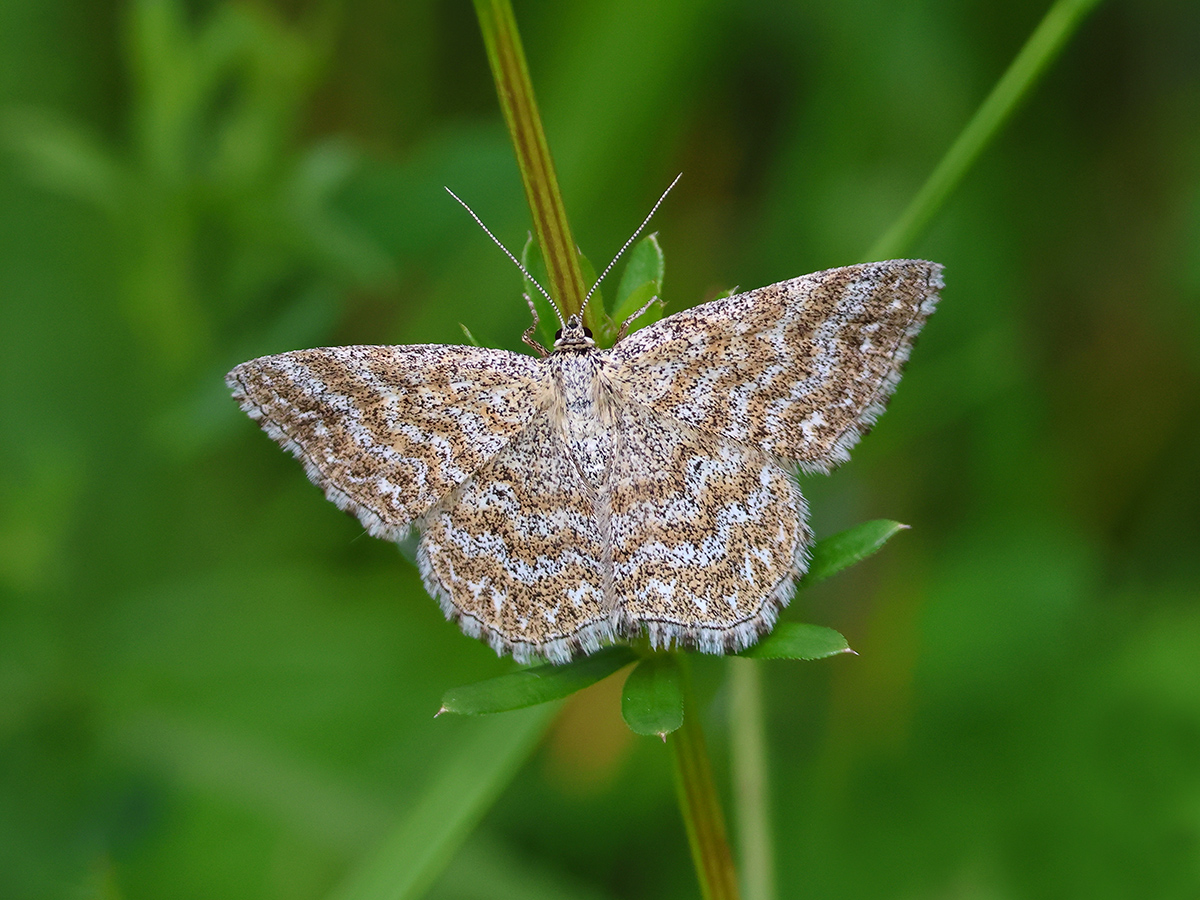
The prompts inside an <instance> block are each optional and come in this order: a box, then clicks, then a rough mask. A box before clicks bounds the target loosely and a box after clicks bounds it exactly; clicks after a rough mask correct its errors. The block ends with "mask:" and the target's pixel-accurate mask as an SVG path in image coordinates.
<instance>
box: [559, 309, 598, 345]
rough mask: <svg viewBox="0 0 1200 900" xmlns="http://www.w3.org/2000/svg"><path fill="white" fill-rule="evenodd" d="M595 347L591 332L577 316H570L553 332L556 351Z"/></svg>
mask: <svg viewBox="0 0 1200 900" xmlns="http://www.w3.org/2000/svg"><path fill="white" fill-rule="evenodd" d="M595 347H596V342H595V341H594V340H592V332H591V331H590V330H589V329H587V328H585V327H584V326H583V322H582V321H581V320H580V318H579V316H571V317H570V318H569V319H567V324H566V325H564V326H563V327H562V328H560V329H558V331H556V332H555V333H554V351H555V352H556V353H557V352H558V351H560V350H575V351H579V350H593V349H595Z"/></svg>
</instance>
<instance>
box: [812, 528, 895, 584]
mask: <svg viewBox="0 0 1200 900" xmlns="http://www.w3.org/2000/svg"><path fill="white" fill-rule="evenodd" d="M907 529H908V526H907V525H902V524H900V523H899V522H893V521H891V520H890V519H875V520H873V521H870V522H863V523H862V524H861V525H855V526H854V527H853V528H847V529H846V530H845V531H839V532H838V533H837V534H834V535H831V536H830V537H827V538H823V539H822V540H819V541H817V545H816V546H815V547H813V553H812V561H811V562H810V563H809V565H808V571H807V572H805V573H804V577H803V578H801V579H800V587H802V588H804V587H809V586H810V585H814V584H816V583H817V582H818V581H824V580H825V579H826V578H828V577H829V576H831V575H836V574H837V573H838V572H840V571H842V569H847V568H849V567H850V566H852V565H854V564H855V563H858V562H862V561H863V560H864V559H866V558H867V557H868V556H870V555H871V554H872V553H875V552H876V551H877V550H879V548H880V547H882V546H883V545H884V544H886V543H887V542H888V541H889V540H891V538H892V537H893V536H894V535H896V534H898V533H899V532H901V531H906V530H907Z"/></svg>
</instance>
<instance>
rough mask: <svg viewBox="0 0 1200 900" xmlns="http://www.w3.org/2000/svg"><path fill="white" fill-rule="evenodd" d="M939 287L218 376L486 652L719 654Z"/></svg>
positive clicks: (899, 265)
mask: <svg viewBox="0 0 1200 900" xmlns="http://www.w3.org/2000/svg"><path fill="white" fill-rule="evenodd" d="M660 202H661V201H660ZM631 240H632V239H631ZM510 255H511V254H510ZM941 287H942V268H941V266H939V265H937V264H936V263H931V262H925V261H921V260H892V261H887V262H875V263H866V264H862V265H854V266H846V267H843V268H837V269H828V270H825V271H823V272H817V273H814V274H811V275H803V276H801V277H799V278H794V279H791V280H789V281H782V282H779V283H778V284H773V285H770V286H768V287H763V288H759V289H757V290H752V291H747V292H745V293H740V294H737V295H734V296H731V297H726V298H723V299H719V300H714V301H712V302H709V303H705V304H702V305H700V306H696V307H694V308H691V309H687V310H684V311H682V312H677V313H675V314H673V315H671V316H668V317H666V318H664V319H662V320H660V321H658V322H656V323H655V324H653V325H649V326H647V327H645V328H643V329H641V330H640V331H636V332H634V333H633V334H631V335H629V336H628V337H624V338H623V339H621V340H619V341H618V342H617V343H616V344H615V345H614V346H613V347H612V348H611V349H600V348H598V347H597V346H596V344H595V342H594V340H593V339H592V337H591V335H590V334H589V332H588V331H587V329H585V328H584V327H583V326H582V324H581V323H580V320H579V318H578V317H570V318H568V319H567V320H565V321H562V322H561V324H562V326H563V327H562V329H561V331H560V332H559V334H558V337H557V339H556V340H555V342H554V347H553V352H550V353H549V354H548V355H546V356H545V357H544V358H535V357H532V356H528V355H523V354H518V353H512V352H509V351H505V350H493V349H484V348H478V347H460V346H444V345H436V344H422V345H416V346H355V347H326V348H321V349H315V350H297V351H295V352H292V353H283V354H280V355H277V356H266V357H263V358H261V359H255V360H252V361H250V362H246V363H243V364H241V365H239V366H237V367H236V368H235V369H233V371H231V372H230V373H229V375H228V376H227V383H228V385H229V387H230V389H231V390H232V392H233V396H234V398H235V399H236V400H237V401H238V402H239V403H240V404H241V407H242V409H243V410H245V411H246V413H248V414H249V415H250V417H251V418H252V419H254V420H256V421H257V422H258V423H259V425H260V426H261V427H262V428H263V429H264V430H265V431H266V432H267V434H268V435H270V436H271V437H272V438H274V439H275V440H276V441H278V442H279V443H280V444H281V445H282V446H283V447H284V448H285V449H286V450H288V451H290V452H291V453H292V454H294V455H295V456H296V457H297V458H298V459H299V460H300V461H301V462H302V463H303V464H304V468H305V470H306V471H307V473H308V477H309V478H310V479H311V480H312V481H313V482H314V483H315V484H316V485H317V486H318V487H320V488H322V489H323V490H324V492H325V496H326V497H327V498H328V499H329V500H331V501H333V503H334V504H336V505H337V506H338V507H339V508H341V509H343V510H346V511H348V512H350V513H353V514H354V515H355V516H357V517H358V519H359V520H360V521H361V522H362V524H363V526H364V527H365V528H366V530H367V531H368V532H370V533H371V534H372V535H375V536H376V537H380V538H384V539H385V540H390V541H403V540H404V539H405V538H406V537H408V535H409V534H410V532H411V531H412V529H417V530H418V531H419V534H420V540H419V543H418V545H417V562H418V565H419V568H420V573H421V577H422V579H423V581H424V584H425V586H426V588H427V589H428V591H429V593H430V594H431V595H432V596H433V597H435V598H436V599H437V601H438V603H439V604H440V605H441V608H442V611H443V612H444V613H445V615H446V616H447V618H450V619H453V620H455V621H457V622H458V624H459V625H460V627H461V628H462V630H463V631H464V632H465V633H466V634H468V635H470V636H472V637H476V638H481V639H483V640H485V641H486V642H487V643H488V644H490V645H491V646H492V647H493V648H494V649H495V650H496V652H497V653H501V654H503V653H511V654H512V655H513V656H514V657H515V658H516V659H517V660H519V661H522V662H525V661H530V660H534V659H546V660H549V661H552V662H556V663H561V662H566V661H568V660H570V659H571V658H573V657H575V656H577V655H580V654H585V653H591V652H594V651H596V650H598V649H599V648H600V647H601V646H603V645H605V644H607V643H610V642H613V641H619V640H624V639H632V638H635V637H637V636H639V635H642V634H645V635H646V636H647V637H648V639H649V641H650V643H651V644H652V645H653V646H655V647H664V646H681V647H688V648H695V649H699V650H701V651H703V652H706V653H731V652H736V651H738V650H742V649H744V648H746V647H748V646H750V645H751V644H753V643H754V642H755V641H757V640H758V639H759V638H760V637H761V636H762V635H763V634H765V633H766V632H768V631H769V630H770V629H771V628H772V626H773V625H774V623H775V620H776V618H777V616H778V614H779V611H780V609H782V608H783V607H784V606H785V605H786V604H787V603H788V601H789V600H790V599H791V597H792V594H793V592H794V591H795V584H796V580H797V578H798V577H799V576H800V575H802V574H803V573H804V572H805V570H806V568H807V566H808V558H809V547H810V545H811V543H812V533H811V531H810V530H809V527H808V524H807V519H808V511H807V508H806V505H805V501H804V497H803V496H802V495H801V493H800V487H799V484H798V482H797V474H798V473H800V472H803V473H813V472H828V471H830V470H831V469H833V468H834V467H835V466H837V465H838V464H840V463H842V462H844V461H845V460H846V459H848V458H849V452H850V450H851V448H852V447H853V446H854V445H855V444H856V443H857V442H858V440H859V438H860V437H861V436H862V435H863V434H864V433H865V432H866V431H867V430H868V429H869V428H870V426H871V424H872V423H873V422H874V421H875V419H876V417H877V416H878V415H879V414H880V413H881V412H882V411H883V409H884V405H885V404H886V402H887V400H888V397H889V396H890V395H891V393H892V391H893V390H894V389H895V387H896V384H897V382H898V381H899V379H900V372H901V367H902V366H903V364H904V362H905V361H906V360H907V358H908V355H909V351H910V349H911V347H912V344H913V339H914V338H915V337H916V336H917V333H918V332H919V331H920V330H921V327H922V325H923V324H924V322H925V320H926V319H927V318H928V317H929V315H930V314H931V313H932V312H933V310H934V307H935V305H936V303H937V300H938V291H939V290H940V288H941ZM560 319H561V316H560Z"/></svg>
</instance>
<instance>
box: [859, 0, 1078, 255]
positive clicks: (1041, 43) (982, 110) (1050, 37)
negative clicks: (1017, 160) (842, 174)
mask: <svg viewBox="0 0 1200 900" xmlns="http://www.w3.org/2000/svg"><path fill="white" fill-rule="evenodd" d="M1099 2H1100V0H1058V2H1056V3H1055V4H1054V5H1053V6H1051V7H1050V10H1049V11H1048V12H1047V13H1046V16H1045V18H1043V19H1042V21H1041V23H1040V24H1039V25H1038V27H1037V28H1036V29H1035V30H1034V32H1033V34H1031V35H1030V36H1029V40H1027V41H1026V42H1025V46H1024V47H1022V48H1021V52H1020V53H1018V54H1017V57H1016V59H1014V60H1013V61H1012V64H1011V65H1009V67H1008V70H1007V71H1006V72H1005V73H1004V75H1002V76H1001V78H1000V80H999V81H998V82H997V83H996V86H995V87H994V88H992V92H991V93H990V94H988V96H987V98H986V99H985V100H984V101H983V103H982V105H980V107H979V109H978V110H976V111H975V115H974V116H972V117H971V121H969V122H968V123H967V126H966V127H965V128H964V129H963V130H962V132H961V133H960V134H959V135H958V138H957V139H955V141H954V143H953V144H951V145H950V149H949V150H947V151H946V155H945V156H943V157H942V160H941V162H939V163H938V164H937V168H935V169H934V170H933V173H932V174H931V175H930V176H929V179H928V180H927V181H926V182H925V184H924V185H922V187H921V190H919V191H918V192H917V195H916V196H915V197H914V198H913V199H912V202H911V203H909V205H908V208H907V209H905V210H904V212H903V213H901V215H900V217H899V218H898V219H897V220H896V221H895V223H894V224H893V225H892V226H891V228H889V229H888V230H887V231H886V232H885V233H884V235H883V237H881V238H880V239H879V240H878V241H876V242H875V244H874V246H872V247H871V249H870V250H869V251H867V256H866V258H867V259H892V258H895V257H899V256H904V255H905V254H906V253H908V252H910V248H911V247H912V246H913V244H915V243H916V241H917V238H918V237H920V235H921V233H922V232H923V231H924V230H925V227H926V226H927V225H928V224H929V221H930V219H932V218H933V217H934V215H936V214H937V212H938V210H940V209H941V208H942V204H943V203H945V202H946V198H947V197H949V196H950V194H951V193H952V192H953V191H954V189H955V188H956V187H958V183H959V182H960V181H961V180H962V178H963V176H964V175H965V174H966V173H967V170H968V169H970V168H971V166H972V165H974V163H975V160H976V159H978V158H979V155H980V154H981V153H983V151H984V150H985V149H986V148H987V146H988V145H989V144H990V143H991V142H992V141H993V140H994V139H995V137H996V135H997V134H998V133H999V132H1000V129H1001V128H1003V127H1004V125H1005V123H1006V122H1007V121H1008V119H1009V117H1010V116H1011V115H1012V114H1013V112H1015V111H1016V109H1017V107H1018V106H1019V105H1020V103H1021V101H1022V100H1023V99H1024V98H1025V96H1026V95H1027V94H1028V93H1029V91H1030V89H1031V88H1032V87H1033V86H1034V85H1035V84H1036V83H1037V81H1038V79H1039V78H1040V77H1041V76H1042V74H1043V73H1044V72H1045V71H1046V69H1047V68H1048V67H1049V66H1050V64H1051V63H1052V62H1054V60H1055V58H1056V57H1057V56H1058V54H1059V53H1060V52H1062V49H1063V47H1064V46H1065V45H1066V43H1067V41H1068V40H1069V39H1070V37H1071V35H1072V34H1074V33H1075V30H1076V29H1077V28H1078V27H1079V24H1080V23H1081V22H1082V21H1083V20H1084V18H1085V17H1086V16H1087V14H1088V13H1090V12H1091V11H1092V9H1093V8H1094V7H1095V6H1096V5H1097V4H1098V3H1099Z"/></svg>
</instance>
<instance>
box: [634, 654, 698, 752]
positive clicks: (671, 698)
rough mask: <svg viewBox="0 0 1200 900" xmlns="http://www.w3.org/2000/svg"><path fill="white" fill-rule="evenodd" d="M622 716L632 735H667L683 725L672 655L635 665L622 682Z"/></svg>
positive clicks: (681, 706)
mask: <svg viewBox="0 0 1200 900" xmlns="http://www.w3.org/2000/svg"><path fill="white" fill-rule="evenodd" d="M621 715H622V716H623V717H624V719H625V724H626V725H628V726H629V728H630V730H631V731H633V732H634V734H644V735H654V736H657V737H660V738H662V739H663V740H666V739H667V735H668V734H670V733H671V732H672V731H675V730H676V729H677V728H679V726H680V725H682V724H683V685H682V684H681V683H680V673H679V663H678V661H677V660H676V658H675V655H674V654H673V653H659V654H655V655H654V656H650V657H647V658H646V659H643V660H642V661H641V662H640V663H638V664H637V667H636V668H635V669H634V670H633V671H632V672H630V673H629V677H628V678H626V679H625V688H624V690H623V691H622V692H621Z"/></svg>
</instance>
